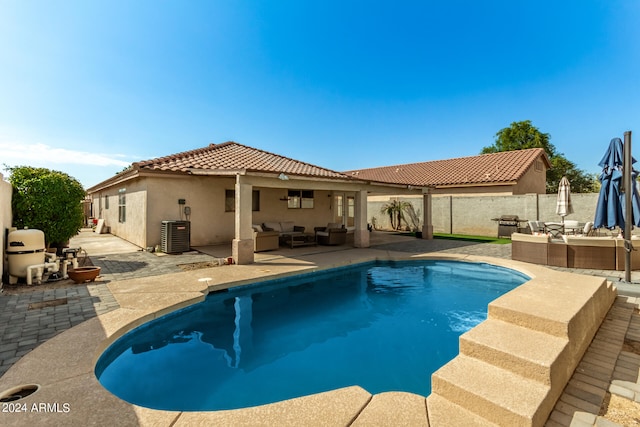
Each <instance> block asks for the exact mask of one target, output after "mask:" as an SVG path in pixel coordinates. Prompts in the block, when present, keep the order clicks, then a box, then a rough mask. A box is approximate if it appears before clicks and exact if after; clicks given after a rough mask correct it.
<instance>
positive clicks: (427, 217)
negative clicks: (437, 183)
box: [422, 188, 433, 239]
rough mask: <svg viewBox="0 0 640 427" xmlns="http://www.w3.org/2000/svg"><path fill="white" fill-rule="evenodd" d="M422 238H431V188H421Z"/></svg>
mask: <svg viewBox="0 0 640 427" xmlns="http://www.w3.org/2000/svg"><path fill="white" fill-rule="evenodd" d="M422 212H423V214H422V216H423V219H424V220H423V221H422V238H423V239H433V220H432V213H431V189H429V188H424V189H423V190H422Z"/></svg>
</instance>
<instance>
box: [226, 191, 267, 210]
mask: <svg viewBox="0 0 640 427" xmlns="http://www.w3.org/2000/svg"><path fill="white" fill-rule="evenodd" d="M251 210H252V211H254V212H257V211H259V210H260V190H253V191H252V192H251ZM224 211H225V212H235V211H236V191H235V190H225V191H224Z"/></svg>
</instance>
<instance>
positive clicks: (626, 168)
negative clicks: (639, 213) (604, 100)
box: [622, 131, 635, 283]
mask: <svg viewBox="0 0 640 427" xmlns="http://www.w3.org/2000/svg"><path fill="white" fill-rule="evenodd" d="M631 168H632V164H631V131H626V132H625V133H624V164H623V166H622V169H623V172H624V175H623V180H624V181H623V182H624V203H625V206H624V209H625V221H624V249H625V250H624V280H625V281H626V282H627V283H628V282H631V227H633V218H632V215H633V211H632V206H631V195H632V194H633V189H634V187H632V185H635V183H632V182H631Z"/></svg>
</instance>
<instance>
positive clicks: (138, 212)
mask: <svg viewBox="0 0 640 427" xmlns="http://www.w3.org/2000/svg"><path fill="white" fill-rule="evenodd" d="M146 187H147V182H146V180H145V179H144V178H143V179H140V180H137V181H127V182H125V183H122V184H118V185H115V186H113V187H111V188H108V189H106V190H103V191H101V192H99V193H94V194H93V195H92V215H93V217H94V218H97V219H104V221H105V225H106V226H108V227H109V228H110V229H111V233H112V234H114V235H116V236H119V237H121V238H123V239H124V240H127V241H129V242H131V243H133V244H134V245H137V246H140V247H141V248H143V247H146V227H145V221H144V219H145V215H146V212H147V202H146V200H147V188H146ZM120 190H124V194H125V221H124V222H120V221H119V200H120V192H119V191H120ZM107 199H108V201H107Z"/></svg>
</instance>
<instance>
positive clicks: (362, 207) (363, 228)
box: [353, 190, 369, 248]
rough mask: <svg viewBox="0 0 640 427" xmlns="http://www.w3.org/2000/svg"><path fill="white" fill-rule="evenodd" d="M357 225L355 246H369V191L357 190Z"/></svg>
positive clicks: (354, 237)
mask: <svg viewBox="0 0 640 427" xmlns="http://www.w3.org/2000/svg"><path fill="white" fill-rule="evenodd" d="M355 202H356V206H355V208H356V212H355V226H356V229H355V231H354V234H353V246H355V247H356V248H368V247H369V230H367V191H366V190H362V191H358V192H356V200H355Z"/></svg>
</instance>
